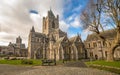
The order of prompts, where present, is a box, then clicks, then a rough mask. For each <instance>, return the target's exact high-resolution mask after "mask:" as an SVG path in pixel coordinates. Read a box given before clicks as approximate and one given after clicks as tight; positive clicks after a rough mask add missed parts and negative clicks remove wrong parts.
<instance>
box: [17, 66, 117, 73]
mask: <svg viewBox="0 0 120 75" xmlns="http://www.w3.org/2000/svg"><path fill="white" fill-rule="evenodd" d="M17 75H117V74H113V73H110V72H107V71H102V70H97V69H92V68H78V67H63V66H52V67H47V66H43V67H39V68H38V69H35V70H31V71H27V72H24V73H21V74H17Z"/></svg>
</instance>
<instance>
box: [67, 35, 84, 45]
mask: <svg viewBox="0 0 120 75" xmlns="http://www.w3.org/2000/svg"><path fill="white" fill-rule="evenodd" d="M77 38H79V39H80V40H81V38H80V36H79V35H77V36H74V37H72V38H70V39H69V40H70V42H71V43H74V42H76V41H77ZM81 42H82V41H81Z"/></svg>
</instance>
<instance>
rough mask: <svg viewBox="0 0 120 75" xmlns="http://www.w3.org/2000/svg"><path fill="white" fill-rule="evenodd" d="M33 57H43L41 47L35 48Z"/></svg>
mask: <svg viewBox="0 0 120 75" xmlns="http://www.w3.org/2000/svg"><path fill="white" fill-rule="evenodd" d="M34 58H35V59H42V58H43V49H41V48H37V50H36V51H35V52H34Z"/></svg>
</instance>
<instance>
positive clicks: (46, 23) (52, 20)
mask: <svg viewBox="0 0 120 75" xmlns="http://www.w3.org/2000/svg"><path fill="white" fill-rule="evenodd" d="M58 28H59V16H58V15H57V17H55V15H54V14H53V12H52V10H51V9H50V10H49V11H48V15H47V17H43V33H44V34H46V35H47V34H50V33H51V32H53V31H54V30H55V29H58Z"/></svg>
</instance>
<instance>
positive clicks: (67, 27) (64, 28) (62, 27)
mask: <svg viewBox="0 0 120 75" xmlns="http://www.w3.org/2000/svg"><path fill="white" fill-rule="evenodd" d="M60 29H61V30H63V31H64V32H67V31H68V29H69V25H68V24H67V23H65V22H64V21H60Z"/></svg>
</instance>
